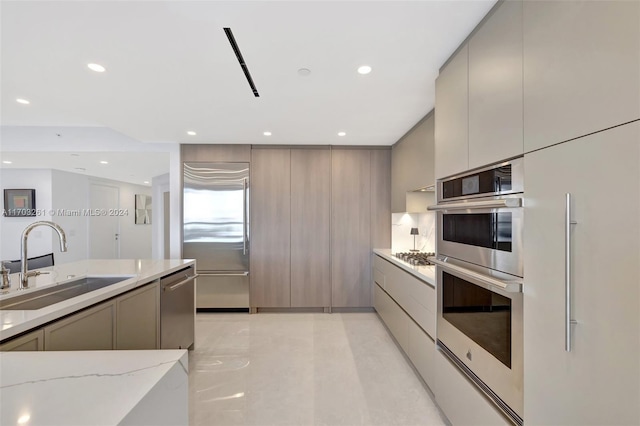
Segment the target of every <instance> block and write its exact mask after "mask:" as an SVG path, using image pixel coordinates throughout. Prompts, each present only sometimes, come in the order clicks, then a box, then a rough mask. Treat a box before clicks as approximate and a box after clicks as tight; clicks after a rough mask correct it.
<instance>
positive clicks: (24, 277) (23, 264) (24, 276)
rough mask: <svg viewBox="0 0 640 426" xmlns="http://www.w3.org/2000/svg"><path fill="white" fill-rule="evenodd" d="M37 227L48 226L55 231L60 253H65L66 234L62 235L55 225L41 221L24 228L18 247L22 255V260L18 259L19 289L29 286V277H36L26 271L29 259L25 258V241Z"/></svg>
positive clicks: (58, 226) (33, 273)
mask: <svg viewBox="0 0 640 426" xmlns="http://www.w3.org/2000/svg"><path fill="white" fill-rule="evenodd" d="M38 226H48V227H50V228H52V229H53V230H54V231H56V232H57V233H58V238H59V239H60V251H67V234H65V233H64V230H63V229H62V228H61V227H60V225H58V224H57V223H55V222H50V221H47V220H41V221H38V222H33V223H32V224H30V225H28V226H27V227H26V228H24V231H22V239H21V247H20V248H21V253H22V258H21V259H20V288H27V287H28V286H29V277H30V276H33V275H37V273H36V272H28V271H27V259H28V258H29V257H28V256H27V239H28V237H29V233H30V232H31V231H32V230H33V229H34V228H37V227H38Z"/></svg>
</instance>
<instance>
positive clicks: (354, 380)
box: [189, 313, 446, 426]
mask: <svg viewBox="0 0 640 426" xmlns="http://www.w3.org/2000/svg"><path fill="white" fill-rule="evenodd" d="M189 370H190V373H189V376H190V377H189V381H190V395H189V396H190V398H189V404H190V406H189V417H190V423H191V424H192V425H296V426H303V425H443V424H446V422H445V420H444V419H443V418H442V416H441V414H440V412H439V410H438V408H437V407H436V406H435V404H434V402H433V400H432V398H431V396H430V393H429V391H428V390H427V389H426V388H425V387H424V385H423V384H422V382H421V381H420V380H419V379H418V378H417V376H416V374H415V373H414V371H413V369H412V368H411V367H410V366H409V364H408V362H407V361H406V359H405V358H404V356H403V355H402V354H401V352H400V349H398V347H397V346H396V345H395V343H394V342H393V340H392V338H391V337H390V336H389V334H388V332H387V330H386V329H385V327H384V326H383V325H382V323H381V321H380V320H379V318H378V317H377V315H376V314H375V313H333V314H322V313H318V314H315V313H278V314H275V313H261V314H258V315H248V314H215V313H199V314H198V315H197V319H196V347H195V349H194V350H193V351H192V352H191V353H190V354H189Z"/></svg>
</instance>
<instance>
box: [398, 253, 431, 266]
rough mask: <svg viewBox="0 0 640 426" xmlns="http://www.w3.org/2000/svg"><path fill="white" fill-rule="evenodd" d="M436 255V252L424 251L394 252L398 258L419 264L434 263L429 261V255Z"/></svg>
mask: <svg viewBox="0 0 640 426" xmlns="http://www.w3.org/2000/svg"><path fill="white" fill-rule="evenodd" d="M435 255H436V254H435V253H430V252H424V251H410V252H398V253H396V254H394V256H395V257H397V258H398V259H401V260H404V261H405V262H407V263H410V264H412V265H417V266H428V265H433V263H431V262H430V261H429V257H430V256H435Z"/></svg>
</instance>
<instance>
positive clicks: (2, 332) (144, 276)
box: [0, 259, 195, 340]
mask: <svg viewBox="0 0 640 426" xmlns="http://www.w3.org/2000/svg"><path fill="white" fill-rule="evenodd" d="M194 264H195V260H192V259H157V260H156V259H114V260H106V259H105V260H102V259H100V260H82V261H78V262H70V263H63V264H60V265H55V266H50V267H48V268H42V269H40V271H49V272H50V273H49V274H43V275H38V276H36V277H31V278H29V288H28V289H26V290H18V283H19V277H18V274H11V287H10V288H9V289H6V290H2V291H1V292H0V300H4V299H7V298H10V297H14V296H16V295H21V294H25V292H29V291H34V290H37V289H41V288H44V287H49V286H52V285H57V284H62V283H65V282H68V281H72V280H74V279H78V278H82V277H85V276H100V275H103V276H126V277H128V278H127V279H125V280H124V281H121V282H119V283H116V284H113V285H110V286H107V287H103V288H101V289H98V290H95V291H92V292H89V293H86V294H82V295H80V296H76V297H73V298H70V299H67V300H64V301H62V302H59V303H55V304H53V305H49V306H45V307H44V308H41V309H35V310H0V340H4V339H8V338H10V337H13V336H15V335H18V334H20V333H23V332H25V331H28V330H31V329H33V328H36V327H38V326H41V325H43V324H45V323H48V322H49V321H52V320H55V319H57V318H60V317H63V316H65V315H68V314H71V313H73V312H76V311H79V310H80V309H83V308H86V307H88V306H91V305H94V304H96V303H99V302H102V301H103V300H107V299H110V298H112V297H114V296H117V295H119V294H121V293H124V292H127V291H129V290H132V289H134V288H136V287H140V286H141V285H144V284H147V283H149V282H151V281H153V280H154V279H156V278H160V277H162V276H164V275H167V274H170V273H171V272H175V271H178V270H180V269H182V268H185V267H187V266H190V265H194Z"/></svg>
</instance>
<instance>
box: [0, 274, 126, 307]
mask: <svg viewBox="0 0 640 426" xmlns="http://www.w3.org/2000/svg"><path fill="white" fill-rule="evenodd" d="M129 278H131V276H123V275H120V276H117V277H114V276H101V277H84V278H79V279H77V280H73V281H69V282H66V283H63V284H58V285H55V286H52V287H47V288H43V289H41V290H35V291H31V292H28V293H25V294H22V295H20V296H15V297H10V298H7V299H4V300H0V310H21V311H23V310H24V311H28V310H35V309H40V308H44V307H45V306H49V305H53V304H54V303H58V302H62V301H64V300H67V299H71V298H72V297H76V296H80V295H82V294H85V293H89V292H91V291H94V290H98V289H101V288H104V287H108V286H110V285H113V284H117V283H119V282H121V281H124V280H127V279H129Z"/></svg>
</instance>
